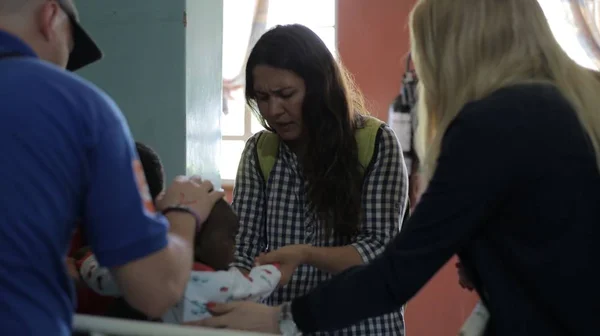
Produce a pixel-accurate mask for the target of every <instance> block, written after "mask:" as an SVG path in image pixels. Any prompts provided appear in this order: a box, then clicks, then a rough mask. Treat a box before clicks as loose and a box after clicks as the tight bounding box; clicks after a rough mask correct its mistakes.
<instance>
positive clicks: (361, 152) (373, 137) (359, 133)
mask: <svg viewBox="0 0 600 336" xmlns="http://www.w3.org/2000/svg"><path fill="white" fill-rule="evenodd" d="M381 124H383V122H382V121H381V120H379V119H377V118H373V117H366V118H365V121H364V124H363V127H362V128H359V129H357V130H356V132H355V133H354V137H355V138H356V144H357V145H358V162H360V165H361V166H362V171H363V174H364V173H365V171H366V170H367V168H368V167H369V164H370V163H371V160H372V159H373V154H374V152H375V143H376V142H377V134H378V133H379V127H381Z"/></svg>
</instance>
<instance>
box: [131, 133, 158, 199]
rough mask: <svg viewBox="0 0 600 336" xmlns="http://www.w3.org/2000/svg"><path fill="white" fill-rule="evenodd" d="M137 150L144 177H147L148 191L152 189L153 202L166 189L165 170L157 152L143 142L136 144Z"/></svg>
mask: <svg viewBox="0 0 600 336" xmlns="http://www.w3.org/2000/svg"><path fill="white" fill-rule="evenodd" d="M135 148H136V150H137V153H138V157H139V158H140V163H141V164H142V169H144V175H146V183H148V189H150V195H151V196H152V199H153V200H156V197H158V195H160V194H161V193H162V192H163V190H164V188H165V170H164V168H163V165H162V162H161V161H160V157H159V156H158V154H156V152H155V151H154V150H153V149H152V148H150V147H148V146H146V145H144V144H143V143H141V142H136V143H135Z"/></svg>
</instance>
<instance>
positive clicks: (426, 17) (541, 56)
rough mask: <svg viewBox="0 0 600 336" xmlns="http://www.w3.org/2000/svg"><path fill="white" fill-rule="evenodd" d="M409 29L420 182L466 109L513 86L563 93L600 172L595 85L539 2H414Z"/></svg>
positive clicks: (599, 84) (599, 100) (598, 86)
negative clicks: (537, 86) (549, 86)
mask: <svg viewBox="0 0 600 336" xmlns="http://www.w3.org/2000/svg"><path fill="white" fill-rule="evenodd" d="M410 28H411V44H412V52H413V56H414V63H415V68H416V71H417V74H418V76H419V81H420V83H419V105H418V113H419V116H418V118H419V126H418V130H417V144H416V145H417V152H418V153H419V157H420V158H421V162H422V172H423V180H424V182H425V183H428V181H429V179H430V178H431V176H432V175H433V172H434V171H435V166H436V161H437V158H438V156H439V151H440V145H441V140H442V137H443V135H444V133H445V131H446V129H447V128H448V126H449V124H450V123H451V122H452V121H453V120H454V118H455V117H456V116H457V115H458V113H459V111H460V110H461V109H462V108H463V106H464V105H465V104H467V103H468V102H470V101H473V100H478V99H481V98H484V97H485V96H487V95H489V94H490V93H492V92H493V91H496V90H497V89H500V88H502V87H506V86H510V85H513V84H518V83H536V82H537V83H549V84H552V85H554V86H555V87H556V88H558V90H560V92H561V93H562V94H563V95H564V96H565V97H566V99H567V100H568V101H570V103H571V104H572V105H573V107H574V109H575V111H576V113H577V116H578V118H579V120H580V122H581V124H582V125H583V127H584V129H585V131H587V133H588V134H589V137H590V139H591V141H592V143H593V146H594V149H595V152H596V158H597V160H598V161H597V165H598V167H599V168H600V81H599V80H598V78H597V74H596V73H594V72H592V71H590V70H588V69H585V68H583V67H581V66H579V65H577V64H576V63H575V62H574V61H573V60H572V59H571V58H569V56H567V54H566V53H565V52H564V51H563V49H562V48H561V47H560V45H559V44H558V42H557V41H556V39H555V38H554V36H553V34H552V31H551V30H550V26H549V24H548V22H547V20H546V17H545V16H544V13H543V11H542V8H541V7H540V5H539V4H538V2H537V0H419V1H418V2H417V4H416V5H415V7H414V9H413V11H412V13H411V19H410Z"/></svg>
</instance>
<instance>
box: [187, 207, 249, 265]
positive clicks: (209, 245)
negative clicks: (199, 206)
mask: <svg viewBox="0 0 600 336" xmlns="http://www.w3.org/2000/svg"><path fill="white" fill-rule="evenodd" d="M238 227H239V220H238V217H237V215H236V213H235V212H234V211H233V209H232V208H231V206H230V205H229V204H228V203H227V202H226V201H225V200H223V199H221V200H219V201H218V202H217V203H216V204H215V206H214V208H213V210H212V211H211V213H210V215H209V216H208V219H207V220H206V221H205V222H204V224H202V228H201V229H200V232H198V233H197V234H196V246H195V248H194V261H196V262H200V263H203V264H205V265H207V266H210V267H212V268H214V269H215V270H225V269H227V268H229V264H231V263H232V262H233V254H234V251H235V235H236V234H237V231H238Z"/></svg>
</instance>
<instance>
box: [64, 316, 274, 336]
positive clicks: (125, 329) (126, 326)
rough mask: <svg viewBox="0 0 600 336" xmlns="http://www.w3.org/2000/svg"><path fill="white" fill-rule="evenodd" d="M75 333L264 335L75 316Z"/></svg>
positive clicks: (99, 335) (92, 335)
mask: <svg viewBox="0 0 600 336" xmlns="http://www.w3.org/2000/svg"><path fill="white" fill-rule="evenodd" d="M73 331H74V335H75V333H85V334H88V335H90V336H258V335H264V334H258V333H250V332H240V331H234V330H224V329H207V328H200V327H190V326H179V325H173V324H161V323H153V322H144V321H129V320H123V319H116V318H108V317H99V316H90V315H81V314H77V315H75V318H74V321H73Z"/></svg>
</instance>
